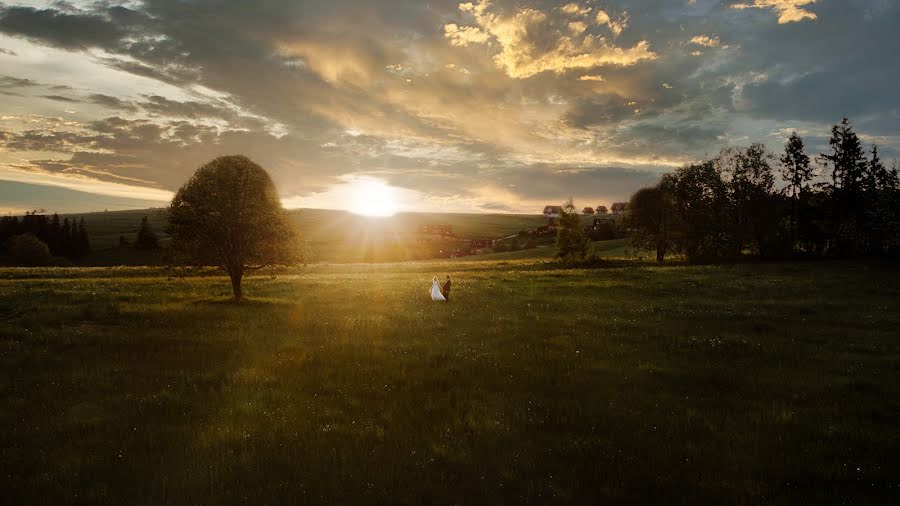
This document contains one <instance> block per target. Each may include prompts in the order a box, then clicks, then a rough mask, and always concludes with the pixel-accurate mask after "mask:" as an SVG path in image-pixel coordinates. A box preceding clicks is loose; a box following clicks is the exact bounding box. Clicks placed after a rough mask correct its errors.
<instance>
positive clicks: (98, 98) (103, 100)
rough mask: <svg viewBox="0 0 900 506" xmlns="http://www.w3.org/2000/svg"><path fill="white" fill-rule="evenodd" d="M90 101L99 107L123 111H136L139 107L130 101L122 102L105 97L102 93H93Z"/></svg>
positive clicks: (114, 98) (115, 98)
mask: <svg viewBox="0 0 900 506" xmlns="http://www.w3.org/2000/svg"><path fill="white" fill-rule="evenodd" d="M88 99H89V100H90V101H91V102H93V103H95V104H98V105H102V106H104V107H109V108H110V109H120V110H123V111H136V110H137V107H136V106H135V105H134V104H133V103H131V102H128V101H125V100H122V99H120V98H118V97H114V96H112V95H104V94H102V93H93V94H91V95H90V96H89V97H88Z"/></svg>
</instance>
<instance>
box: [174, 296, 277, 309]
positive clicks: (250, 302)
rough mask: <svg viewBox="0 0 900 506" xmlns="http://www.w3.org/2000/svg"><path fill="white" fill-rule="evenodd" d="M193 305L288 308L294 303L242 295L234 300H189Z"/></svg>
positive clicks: (230, 298)
mask: <svg viewBox="0 0 900 506" xmlns="http://www.w3.org/2000/svg"><path fill="white" fill-rule="evenodd" d="M191 304H192V305H193V306H195V307H204V306H205V307H235V308H242V307H243V308H270V309H277V308H289V307H292V306H294V303H292V302H288V301H284V300H272V299H262V298H254V297H244V298H243V299H241V300H235V299H234V298H233V297H228V298H226V299H201V300H195V301H193V302H191Z"/></svg>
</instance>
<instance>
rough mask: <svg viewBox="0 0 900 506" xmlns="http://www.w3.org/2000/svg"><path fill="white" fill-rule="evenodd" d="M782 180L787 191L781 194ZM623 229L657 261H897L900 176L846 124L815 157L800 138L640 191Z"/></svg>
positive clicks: (728, 156)
mask: <svg viewBox="0 0 900 506" xmlns="http://www.w3.org/2000/svg"><path fill="white" fill-rule="evenodd" d="M776 177H780V180H781V182H782V183H783V184H782V185H779V186H780V188H776ZM626 224H627V228H628V230H629V233H630V235H631V237H632V238H633V240H634V242H635V244H636V245H637V246H639V247H643V248H646V249H650V250H655V252H656V257H657V260H659V261H662V260H663V259H664V258H665V256H666V255H667V254H670V253H677V254H683V255H684V256H685V257H686V258H687V260H688V261H690V262H703V261H710V260H716V259H726V258H735V257H738V256H746V255H753V256H759V257H764V258H790V257H825V256H829V257H854V256H885V255H890V256H895V257H896V256H900V179H898V175H897V163H896V162H894V164H893V166H892V168H891V169H888V168H887V167H885V165H884V163H883V162H882V161H881V159H880V158H879V156H878V147H877V146H875V145H873V146H871V148H870V150H869V151H868V154H867V153H866V151H865V149H864V147H863V144H862V142H861V141H860V138H859V136H858V135H857V134H856V133H855V132H854V131H853V127H852V125H851V124H850V121H849V120H847V119H846V118H844V120H843V121H841V122H840V123H839V124H836V125H834V126H833V127H832V129H831V139H830V140H829V149H828V152H826V153H821V154H819V155H818V156H817V157H815V159H812V158H810V156H809V155H807V154H806V152H805V148H804V143H803V140H802V139H801V138H800V136H799V135H797V133H796V132H794V133H793V134H792V135H791V136H790V138H789V139H787V142H786V143H785V146H784V151H783V152H782V153H780V154H779V155H776V154H774V153H771V152H769V151H768V150H767V149H766V147H765V146H764V145H762V144H759V143H757V144H753V145H751V146H749V147H735V148H728V149H724V150H722V151H721V152H720V153H719V155H718V156H716V157H714V158H712V159H710V160H704V161H702V162H699V163H692V164H688V165H685V166H683V167H681V168H679V169H677V170H675V171H673V172H670V173H667V174H665V175H664V176H663V177H662V179H661V180H660V181H659V183H658V184H657V185H656V186H653V187H650V188H643V189H641V190H639V191H637V192H636V193H635V194H634V195H633V196H632V197H631V201H630V203H629V209H628V213H627V217H626Z"/></svg>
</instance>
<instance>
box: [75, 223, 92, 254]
mask: <svg viewBox="0 0 900 506" xmlns="http://www.w3.org/2000/svg"><path fill="white" fill-rule="evenodd" d="M72 240H73V241H74V243H75V245H74V248H75V255H74V256H75V257H82V256H84V255H87V254H88V253H90V252H91V240H90V237H89V236H88V231H87V226H86V225H85V223H84V218H81V220H80V221H79V222H78V226H77V227H76V229H75V232H74V235H73V237H72Z"/></svg>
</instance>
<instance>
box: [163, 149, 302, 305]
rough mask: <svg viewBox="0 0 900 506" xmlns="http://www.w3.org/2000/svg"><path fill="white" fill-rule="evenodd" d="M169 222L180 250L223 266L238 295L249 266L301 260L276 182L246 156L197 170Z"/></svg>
mask: <svg viewBox="0 0 900 506" xmlns="http://www.w3.org/2000/svg"><path fill="white" fill-rule="evenodd" d="M169 223H170V227H169V233H170V235H171V236H172V249H173V251H174V252H175V253H176V255H178V257H179V258H181V259H183V260H185V261H187V262H190V263H194V264H201V265H217V266H219V267H220V268H221V269H222V270H224V271H225V272H226V273H227V274H228V276H229V277H230V278H231V287H232V291H233V292H234V298H235V299H236V300H240V299H241V297H242V292H241V281H242V279H243V277H244V274H245V273H247V272H248V271H251V270H255V269H260V268H262V267H265V266H267V265H273V264H278V265H287V264H293V263H295V262H297V261H299V255H300V249H299V246H298V244H297V242H296V238H297V233H296V230H295V228H294V226H293V225H292V224H291V222H290V220H289V218H288V216H287V213H285V211H284V209H282V207H281V201H280V199H279V197H278V192H277V191H276V189H275V184H274V183H273V182H272V179H271V178H270V177H269V175H268V173H266V171H265V170H263V168H262V167H260V166H259V165H257V164H256V163H254V162H253V161H251V160H250V159H249V158H247V157H245V156H220V157H218V158H216V159H215V160H212V161H211V162H209V163H207V164H206V165H204V166H202V167H200V168H199V169H197V172H195V173H194V175H193V176H192V177H191V179H190V180H188V182H187V183H185V184H184V186H182V187H181V188H180V189H179V190H178V192H177V193H176V194H175V198H174V199H172V203H171V205H170V207H169Z"/></svg>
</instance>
